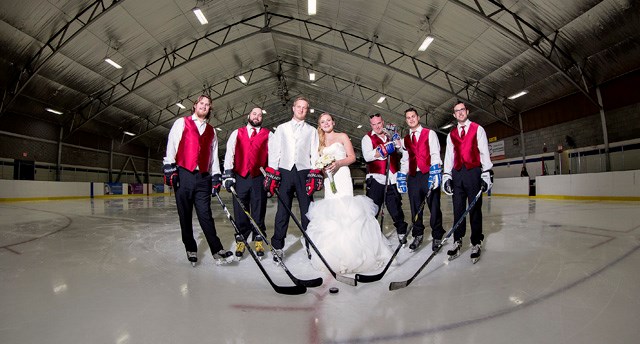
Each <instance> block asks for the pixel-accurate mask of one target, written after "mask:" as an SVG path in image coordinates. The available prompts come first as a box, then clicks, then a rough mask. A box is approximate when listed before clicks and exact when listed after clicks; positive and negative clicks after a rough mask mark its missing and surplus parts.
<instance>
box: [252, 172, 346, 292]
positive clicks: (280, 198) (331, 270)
mask: <svg viewBox="0 0 640 344" xmlns="http://www.w3.org/2000/svg"><path fill="white" fill-rule="evenodd" d="M260 171H262V174H264V175H265V176H266V175H267V172H266V171H265V170H264V168H262V167H260ZM274 193H275V194H276V197H278V201H280V204H282V206H283V207H284V208H285V209H287V212H289V216H291V218H292V219H293V222H295V224H296V225H297V226H298V229H299V230H300V232H302V235H303V236H304V240H305V241H306V243H307V244H309V245H311V248H313V250H314V251H315V252H316V254H317V255H318V258H320V260H321V261H322V263H324V266H326V267H327V269H328V270H329V272H330V273H331V275H332V276H333V277H334V278H335V279H336V280H337V281H338V282H342V283H344V284H348V285H353V286H355V285H356V284H357V282H356V280H355V278H351V277H347V276H343V275H338V274H337V273H336V272H335V271H333V269H331V266H329V263H327V261H326V260H325V259H324V256H322V254H321V253H320V251H319V250H318V248H317V247H316V244H314V243H313V241H311V238H309V236H308V235H307V232H306V231H305V230H304V229H303V228H302V225H301V224H300V221H298V218H297V217H296V215H295V214H294V213H293V211H291V208H289V207H288V206H287V205H286V204H285V203H284V201H283V200H282V197H280V191H278V189H275V190H274Z"/></svg>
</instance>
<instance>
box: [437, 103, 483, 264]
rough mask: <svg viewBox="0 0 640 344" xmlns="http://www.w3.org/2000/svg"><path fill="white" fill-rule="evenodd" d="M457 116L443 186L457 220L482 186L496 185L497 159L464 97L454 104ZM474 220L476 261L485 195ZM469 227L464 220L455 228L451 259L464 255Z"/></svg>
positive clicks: (473, 210)
mask: <svg viewBox="0 0 640 344" xmlns="http://www.w3.org/2000/svg"><path fill="white" fill-rule="evenodd" d="M453 117H454V118H455V119H456V121H457V122H458V125H457V126H456V127H455V128H453V129H451V132H450V133H449V135H448V136H447V149H446V153H445V157H444V175H443V178H442V181H443V185H444V186H443V189H444V192H445V193H446V194H447V195H450V196H451V195H453V223H456V222H457V221H458V220H459V219H460V218H461V217H462V215H463V214H464V212H465V210H466V208H467V202H469V203H470V202H472V201H473V199H474V197H475V196H476V194H477V193H478V192H479V191H480V189H482V191H483V192H487V191H489V190H490V189H491V186H492V185H493V171H492V170H491V168H492V167H493V163H492V162H491V159H490V157H489V142H488V140H487V133H486V132H485V131H484V128H482V127H481V126H480V125H478V123H475V122H471V121H470V120H469V118H468V117H469V109H467V107H466V106H465V104H464V103H463V102H461V101H458V102H457V103H456V104H455V105H454V107H453ZM469 222H470V224H471V245H472V248H471V260H472V261H473V262H474V263H476V262H477V261H478V259H480V254H481V253H482V249H481V247H482V241H483V240H484V234H482V196H480V198H479V199H478V202H477V203H476V204H475V206H474V207H473V208H471V210H470V211H469ZM466 231H467V226H466V221H463V222H462V223H461V224H460V226H458V228H456V230H455V231H454V232H453V239H454V243H453V249H451V250H449V251H448V252H447V254H448V255H449V259H454V258H456V257H458V256H459V255H460V249H461V247H462V238H463V237H464V235H465V232H466Z"/></svg>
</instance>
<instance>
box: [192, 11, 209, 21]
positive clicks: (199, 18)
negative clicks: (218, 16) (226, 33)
mask: <svg viewBox="0 0 640 344" xmlns="http://www.w3.org/2000/svg"><path fill="white" fill-rule="evenodd" d="M193 14H195V15H196V18H198V21H200V24H201V25H204V24H207V23H209V21H208V20H207V18H206V17H205V16H204V13H202V10H200V9H199V8H197V7H196V8H194V9H193Z"/></svg>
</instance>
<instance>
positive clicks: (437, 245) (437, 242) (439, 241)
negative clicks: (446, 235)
mask: <svg viewBox="0 0 640 344" xmlns="http://www.w3.org/2000/svg"><path fill="white" fill-rule="evenodd" d="M441 246H442V239H433V241H432V242H431V250H432V251H433V252H435V251H436V250H439V249H440V247H441Z"/></svg>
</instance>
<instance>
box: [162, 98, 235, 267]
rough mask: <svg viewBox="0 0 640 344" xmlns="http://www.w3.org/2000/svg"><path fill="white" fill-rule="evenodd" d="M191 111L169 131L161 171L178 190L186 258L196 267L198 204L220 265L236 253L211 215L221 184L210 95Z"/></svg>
mask: <svg viewBox="0 0 640 344" xmlns="http://www.w3.org/2000/svg"><path fill="white" fill-rule="evenodd" d="M191 110H192V115H191V116H187V117H182V118H178V119H177V120H176V121H175V122H174V123H173V126H172V127H171V131H169V138H168V141H167V154H166V156H165V157H164V161H163V164H164V165H163V167H162V171H163V173H164V181H165V184H167V185H169V186H172V187H173V188H174V190H175V195H176V205H177V207H178V216H179V218H180V231H181V232H182V242H183V243H184V247H185V249H186V251H187V259H189V261H190V262H191V265H193V266H195V265H196V262H197V261H198V244H197V243H196V240H195V239H194V237H193V224H192V222H193V221H192V218H193V215H192V214H193V208H194V207H195V209H196V215H197V216H198V222H199V223H200V227H202V231H203V232H204V237H205V238H206V240H207V243H208V244H209V248H210V249H211V252H212V253H213V258H214V260H215V261H216V262H217V263H218V264H220V263H224V262H226V258H227V257H230V256H232V255H233V253H231V252H229V251H226V250H224V248H223V247H222V243H221V242H220V238H218V235H217V233H216V226H215V223H214V222H213V215H212V214H211V195H212V194H213V195H215V194H216V193H217V192H218V190H220V186H221V185H222V182H221V178H220V164H219V163H218V139H217V137H216V131H215V130H214V129H213V126H211V125H210V124H209V116H211V98H209V96H206V95H201V96H200V97H198V101H196V103H195V104H193V107H192V109H191Z"/></svg>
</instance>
